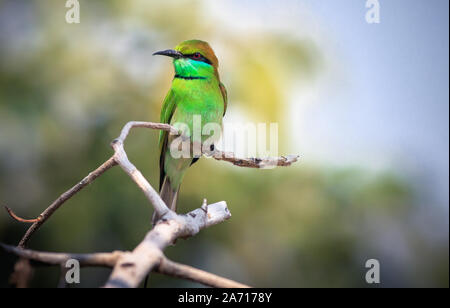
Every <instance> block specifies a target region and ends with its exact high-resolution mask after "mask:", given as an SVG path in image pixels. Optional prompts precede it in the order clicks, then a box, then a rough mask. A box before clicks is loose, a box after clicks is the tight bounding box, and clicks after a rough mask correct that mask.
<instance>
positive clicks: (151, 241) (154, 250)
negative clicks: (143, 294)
mask: <svg viewBox="0 0 450 308" xmlns="http://www.w3.org/2000/svg"><path fill="white" fill-rule="evenodd" d="M135 127H144V128H151V129H158V130H165V131H168V132H170V133H171V134H174V135H180V131H178V130H177V129H176V128H175V127H173V126H171V125H169V124H163V123H152V122H137V121H132V122H128V123H127V124H126V125H125V126H124V127H123V129H122V131H121V133H120V135H119V137H118V138H117V139H115V140H114V141H113V142H112V143H111V147H112V148H113V150H114V155H113V156H112V157H111V158H109V159H108V160H107V161H106V162H104V163H103V164H102V165H101V166H99V167H98V168H97V169H96V170H94V171H93V172H91V173H89V175H88V176H86V177H85V178H84V179H83V180H82V181H81V182H79V183H77V184H76V185H75V186H73V187H72V188H71V189H70V190H68V191H66V192H65V193H63V194H62V195H61V196H60V197H59V198H58V199H56V200H55V201H54V202H53V203H52V204H51V205H50V206H49V207H48V208H47V209H46V210H45V211H44V212H42V213H41V214H40V215H39V216H38V217H37V218H35V219H23V218H20V217H19V216H17V215H16V214H15V213H14V212H13V211H12V210H11V209H10V208H8V207H5V208H6V210H7V212H8V213H9V215H10V216H11V217H12V218H13V219H15V220H17V221H20V222H26V223H33V224H32V225H31V226H30V228H29V229H28V230H27V232H26V233H25V235H24V236H23V238H22V239H21V241H20V243H19V245H18V247H17V248H16V247H11V246H7V245H4V244H1V243H0V246H1V247H2V248H3V249H5V250H6V251H9V252H11V253H15V254H16V255H18V256H20V257H21V258H25V259H30V260H35V261H39V262H44V263H47V264H59V265H61V264H63V262H65V261H67V260H68V259H77V260H78V261H79V262H80V265H82V266H106V267H113V271H112V273H111V276H110V278H109V280H108V282H107V283H106V285H105V286H106V287H137V286H138V285H139V284H140V282H141V281H142V280H143V278H144V277H145V276H146V275H147V274H148V273H149V272H150V271H155V270H156V271H161V272H163V273H166V274H171V275H173V276H176V277H181V278H186V279H190V280H193V281H197V282H200V283H204V284H206V285H209V286H217V287H230V286H232V287H244V285H242V284H239V283H236V282H233V281H231V280H228V279H225V278H221V277H218V276H216V275H213V274H210V273H206V272H203V271H201V270H197V269H194V268H192V267H189V266H185V265H181V264H177V263H174V262H171V261H168V260H167V259H166V258H165V257H164V254H163V250H164V249H165V248H166V247H167V246H169V245H171V244H173V243H174V242H175V241H176V240H177V239H178V238H187V237H191V236H194V235H195V234H197V233H198V232H199V231H200V230H201V229H203V228H206V227H209V226H212V225H215V224H218V223H220V222H223V221H224V220H226V219H228V218H229V217H231V214H230V212H229V210H228V208H227V205H226V203H225V202H224V201H222V202H219V203H214V204H211V205H209V206H208V205H207V204H206V200H205V202H204V204H203V205H202V207H201V208H199V209H197V210H194V211H192V212H190V213H188V214H187V215H177V214H176V213H175V212H173V211H171V210H170V209H169V208H168V207H167V205H166V204H165V203H164V202H163V200H162V199H161V197H160V196H159V194H158V193H157V192H156V191H155V190H154V189H153V187H152V186H151V185H150V183H149V182H148V181H147V180H146V179H145V177H144V176H143V175H142V173H141V172H140V171H139V170H138V169H137V168H136V167H135V166H134V165H133V164H132V163H131V162H130V161H129V159H128V157H127V154H126V152H125V149H124V143H125V139H126V138H127V136H128V135H129V133H130V131H131V129H132V128H135ZM204 155H212V156H213V157H214V158H215V159H216V160H224V161H227V162H231V163H233V164H234V165H236V166H240V167H248V168H267V167H275V166H290V165H291V164H292V163H294V162H296V161H297V159H298V156H293V155H290V156H286V157H284V156H282V157H276V158H264V159H260V158H245V159H243V158H236V157H234V154H233V153H227V152H223V151H219V150H215V151H213V152H212V153H204ZM116 165H119V166H120V167H121V168H122V170H124V172H125V173H127V174H128V175H129V176H130V178H131V179H132V180H133V181H134V182H135V183H136V184H137V185H138V187H139V188H140V189H141V190H142V191H143V192H144V194H145V196H146V198H147V199H148V200H149V201H150V203H151V204H152V205H153V207H154V210H155V211H156V213H157V215H158V216H160V217H161V220H160V221H159V222H158V223H157V224H156V226H155V227H154V228H153V229H152V230H150V231H149V232H148V233H147V235H146V237H145V238H144V240H143V241H142V242H141V243H140V244H139V245H138V246H137V247H136V248H135V249H134V250H133V251H132V252H112V253H95V254H61V253H60V254H55V253H45V252H36V251H32V250H25V249H24V247H25V245H26V244H27V242H28V241H29V239H30V237H31V236H32V235H33V234H34V233H35V232H36V231H37V230H38V229H39V228H40V227H41V226H42V224H44V223H45V222H46V221H47V220H48V219H49V218H50V216H51V215H52V214H53V213H54V212H55V211H56V210H57V209H58V208H59V207H60V206H61V205H62V204H64V203H65V202H66V201H67V200H69V199H70V198H71V197H72V196H74V195H75V194H76V193H78V192H79V191H81V190H82V189H83V188H84V187H86V186H87V185H88V184H90V183H92V182H93V181H94V180H95V179H97V178H98V177H99V176H101V175H102V174H103V173H105V172H106V171H107V170H109V169H110V168H112V167H114V166H116ZM63 284H64V283H63V282H60V285H61V286H62V285H63Z"/></svg>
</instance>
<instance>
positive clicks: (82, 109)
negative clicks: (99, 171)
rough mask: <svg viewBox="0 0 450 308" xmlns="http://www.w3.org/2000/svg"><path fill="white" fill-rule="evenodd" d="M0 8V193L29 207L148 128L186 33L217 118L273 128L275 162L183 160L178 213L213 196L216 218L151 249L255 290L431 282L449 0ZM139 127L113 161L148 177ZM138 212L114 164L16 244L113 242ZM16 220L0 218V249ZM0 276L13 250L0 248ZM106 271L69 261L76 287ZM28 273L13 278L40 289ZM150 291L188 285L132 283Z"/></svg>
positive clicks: (95, 247)
mask: <svg viewBox="0 0 450 308" xmlns="http://www.w3.org/2000/svg"><path fill="white" fill-rule="evenodd" d="M79 2H80V8H81V23H79V24H68V23H66V21H65V15H66V12H67V10H68V9H67V8H65V6H64V4H65V1H56V0H53V1H52V0H42V1H28V0H20V1H18V0H3V1H2V0H0V205H8V206H10V207H12V208H13V209H14V210H15V211H16V213H17V214H18V215H20V216H24V217H29V218H31V217H35V216H37V215H38V214H39V213H41V212H42V211H43V210H44V209H45V208H46V207H47V206H48V205H49V204H50V203H51V202H52V201H53V200H54V199H56V197H57V196H59V195H60V194H61V193H62V192H64V191H65V190H67V189H68V188H70V187H71V186H73V185H74V184H75V183H76V182H77V181H79V180H81V179H82V178H83V177H84V176H85V175H87V174H88V173H89V172H90V171H92V170H93V169H95V168H96V167H97V166H98V165H100V164H101V163H102V162H104V161H105V160H106V159H107V158H109V156H110V155H111V153H112V151H111V149H110V147H109V143H110V141H111V140H112V139H114V138H115V137H116V136H117V135H118V134H119V131H120V129H121V128H122V126H123V125H124V124H125V123H126V122H127V121H129V120H142V121H158V119H159V111H160V108H161V103H162V101H163V99H164V96H165V93H166V92H167V90H168V89H169V87H170V83H171V79H172V77H173V68H172V65H171V62H170V61H169V60H168V59H164V58H161V57H152V56H151V54H152V53H153V52H154V51H158V50H162V49H167V48H173V47H174V46H175V45H177V44H178V43H179V42H181V41H183V40H186V39H192V38H198V39H202V40H206V41H208V42H209V43H210V44H211V45H212V47H213V48H214V50H215V51H216V54H217V56H218V58H219V60H220V73H221V79H222V81H223V83H224V84H225V85H226V86H227V89H228V97H229V104H228V106H229V107H228V112H227V114H226V116H225V121H226V122H228V123H234V122H239V121H252V122H266V123H270V122H277V123H279V153H280V154H294V153H295V154H300V155H301V161H300V162H299V163H297V164H296V165H295V166H293V167H290V168H277V169H273V170H252V169H240V168H238V167H234V166H232V165H230V164H227V163H224V162H216V161H212V160H210V159H202V160H200V162H199V163H197V164H196V165H195V166H193V167H192V168H191V169H190V170H189V172H188V173H187V175H186V177H185V179H184V182H183V185H182V188H181V196H180V199H179V208H180V211H182V212H186V211H189V210H192V209H194V208H197V207H198V206H199V205H200V204H201V201H202V200H203V198H207V199H208V200H209V201H210V202H217V201H220V200H226V201H227V203H228V205H229V208H230V210H231V212H232V214H233V217H232V219H231V220H229V221H227V222H226V223H223V224H220V225H218V226H215V227H213V228H210V229H208V230H205V231H203V232H201V233H200V234H198V235H197V236H196V237H194V238H191V239H189V240H187V241H184V240H181V241H178V242H177V245H176V246H174V247H170V248H168V249H167V250H166V254H167V255H168V257H169V258H171V259H173V260H175V261H178V262H181V263H186V264H189V265H192V266H196V267H199V268H201V269H204V270H208V271H211V272H213V273H216V274H219V275H223V276H225V277H228V278H232V279H234V280H237V281H240V282H243V283H247V284H250V285H252V286H256V287H367V286H369V285H368V284H366V282H365V274H366V271H367V269H366V268H365V262H366V260H368V259H377V260H379V261H380V265H381V284H380V286H382V287H448V285H449V268H448V266H449V247H448V244H449V237H448V235H449V233H448V232H449V212H448V210H449V190H448V186H449V135H448V134H449V118H448V117H449V87H448V83H449V62H448V59H449V57H448V55H449V41H448V36H449V26H448V24H449V15H448V14H449V13H448V11H449V7H448V6H449V2H448V1H446V0H435V1H432V2H431V1H425V0H397V1H380V4H381V11H380V13H381V15H380V17H381V20H380V21H381V22H380V23H379V24H368V23H367V22H366V20H365V14H366V12H367V10H368V9H367V8H366V7H365V2H366V1H363V0H345V1H331V0H328V1H326V0H321V1H317V0H314V1H313V0H307V1H294V0H292V1H289V0H285V1H256V0H239V1H237V0H232V1H225V0H223V1H197V0H181V1H180V0H179V1H168V0H164V1H144V0H131V1H119V0H111V1H100V0H97V1H94V0H89V1H86V0H80V1H79ZM156 145H157V133H156V132H155V131H149V130H145V129H141V130H136V131H134V132H133V133H132V135H131V136H130V137H129V139H128V140H127V152H128V154H129V157H130V159H131V160H132V161H133V162H134V163H135V165H136V166H137V167H138V168H139V169H140V170H141V171H142V172H143V173H144V175H145V176H146V177H147V178H148V179H149V180H150V182H151V183H152V185H154V186H155V187H157V185H158V174H159V173H158V172H159V171H158V153H157V150H156ZM151 212H152V211H151V206H150V205H149V204H148V202H147V201H146V199H145V198H144V196H143V194H142V193H141V191H140V190H139V189H138V188H137V187H136V186H135V185H134V184H133V183H132V182H131V180H130V179H129V178H128V177H127V175H125V174H124V173H123V172H122V171H121V170H120V169H118V168H115V169H113V170H110V171H108V172H107V173H106V174H105V175H103V176H102V177H101V178H99V179H98V180H97V181H95V183H94V184H92V185H90V186H88V187H87V188H86V189H85V190H83V192H82V193H80V194H77V195H76V196H75V197H74V198H72V199H71V200H70V201H69V202H67V203H66V204H65V205H64V206H63V207H61V208H60V209H59V210H58V211H57V212H56V213H55V214H54V215H53V216H52V218H51V219H50V220H49V221H48V222H47V223H46V224H45V225H44V226H43V227H42V228H41V229H40V230H39V231H38V232H37V233H36V234H35V236H34V237H33V238H32V240H31V241H30V243H29V247H30V248H33V249H38V250H47V251H55V252H63V251H66V252H94V251H111V250H127V249H132V248H133V247H135V246H136V245H137V244H138V243H139V242H140V241H141V240H142V238H143V237H144V235H145V233H146V231H147V230H148V229H149V227H150V218H151ZM27 227H28V225H25V224H21V223H18V222H15V221H12V219H11V218H10V217H9V216H8V215H7V213H6V212H5V211H0V242H3V243H8V244H13V245H14V244H17V243H18V241H19V240H20V238H21V236H22V235H23V233H24V232H25V230H26V228H27ZM0 260H1V262H0V286H2V287H7V286H8V285H9V284H8V278H9V275H10V273H11V272H12V269H13V265H14V262H15V260H16V258H15V257H13V256H10V255H8V254H6V253H4V252H0ZM108 274H109V270H107V269H90V268H89V269H83V270H82V273H81V284H80V285H79V286H82V287H95V286H100V285H102V284H103V283H104V281H105V280H106V279H107V277H108ZM58 280H59V269H57V268H51V267H41V268H37V269H36V272H35V275H34V279H33V281H32V286H36V287H54V286H56V285H57V282H58ZM150 286H153V287H175V286H198V285H196V284H193V283H190V282H186V281H182V280H177V279H173V278H167V277H163V276H160V275H157V274H154V275H152V276H151V279H150Z"/></svg>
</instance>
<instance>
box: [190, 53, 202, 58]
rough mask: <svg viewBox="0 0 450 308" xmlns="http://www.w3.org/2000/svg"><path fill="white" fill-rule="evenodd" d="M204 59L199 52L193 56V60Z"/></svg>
mask: <svg viewBox="0 0 450 308" xmlns="http://www.w3.org/2000/svg"><path fill="white" fill-rule="evenodd" d="M201 57H202V55H201V54H200V53H199V52H196V53H194V54H193V55H192V59H195V60H198V59H200V58H201Z"/></svg>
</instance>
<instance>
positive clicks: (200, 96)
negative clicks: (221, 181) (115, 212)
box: [154, 40, 227, 223]
mask: <svg viewBox="0 0 450 308" xmlns="http://www.w3.org/2000/svg"><path fill="white" fill-rule="evenodd" d="M164 52H165V53H163V52H160V53H157V54H162V55H169V56H171V57H174V60H173V64H174V68H175V77H174V79H173V81H172V86H171V88H170V90H169V92H168V93H167V96H166V98H165V100H164V103H163V106H162V110H161V118H160V121H161V122H162V123H169V124H172V125H174V124H175V123H184V124H186V125H187V127H189V131H190V132H191V134H190V136H191V137H190V138H191V149H192V131H193V119H194V116H195V115H199V116H201V125H202V128H203V126H204V125H205V124H207V123H216V124H218V125H220V126H221V125H222V117H223V115H224V113H225V110H226V103H227V102H226V101H227V94H226V90H225V87H224V86H223V84H222V83H221V82H220V79H219V74H218V71H217V67H218V61H217V58H216V56H215V55H214V52H213V51H212V49H211V47H209V45H208V43H206V42H203V41H199V40H191V41H185V42H183V43H181V44H180V45H178V46H177V47H176V48H175V51H170V52H171V53H169V51H164ZM175 138H177V136H172V135H169V134H168V133H167V132H165V131H161V133H160V136H159V147H160V153H161V155H160V195H161V198H162V199H163V200H164V202H165V203H166V204H167V206H168V207H169V208H171V209H172V210H174V211H175V210H176V202H177V196H178V191H179V189H180V185H181V181H182V179H183V176H184V174H185V172H186V170H187V168H189V166H190V165H191V164H192V163H193V162H195V160H194V158H193V157H192V155H191V156H190V157H189V158H174V157H173V156H172V155H171V153H170V144H171V142H172V141H173V140H174V139H175ZM207 138H209V136H203V135H202V137H201V139H202V142H204V141H205V139H207ZM191 152H192V151H191ZM157 220H158V217H154V223H155V222H156V221H157Z"/></svg>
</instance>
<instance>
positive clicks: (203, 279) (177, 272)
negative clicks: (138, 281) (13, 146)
mask: <svg viewBox="0 0 450 308" xmlns="http://www.w3.org/2000/svg"><path fill="white" fill-rule="evenodd" d="M156 272H158V273H161V274H165V275H168V276H173V277H177V278H182V279H187V280H191V281H194V282H198V283H201V284H203V285H205V286H209V287H213V288H222V289H226V288H239V289H242V288H249V286H247V285H245V284H242V283H239V282H235V281H233V280H230V279H226V278H223V277H220V276H217V275H214V274H211V273H208V272H205V271H202V270H199V269H196V268H194V267H191V266H188V265H184V264H179V263H176V262H173V261H170V260H168V259H167V258H162V259H161V262H160V263H159V266H158V267H157V268H156Z"/></svg>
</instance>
